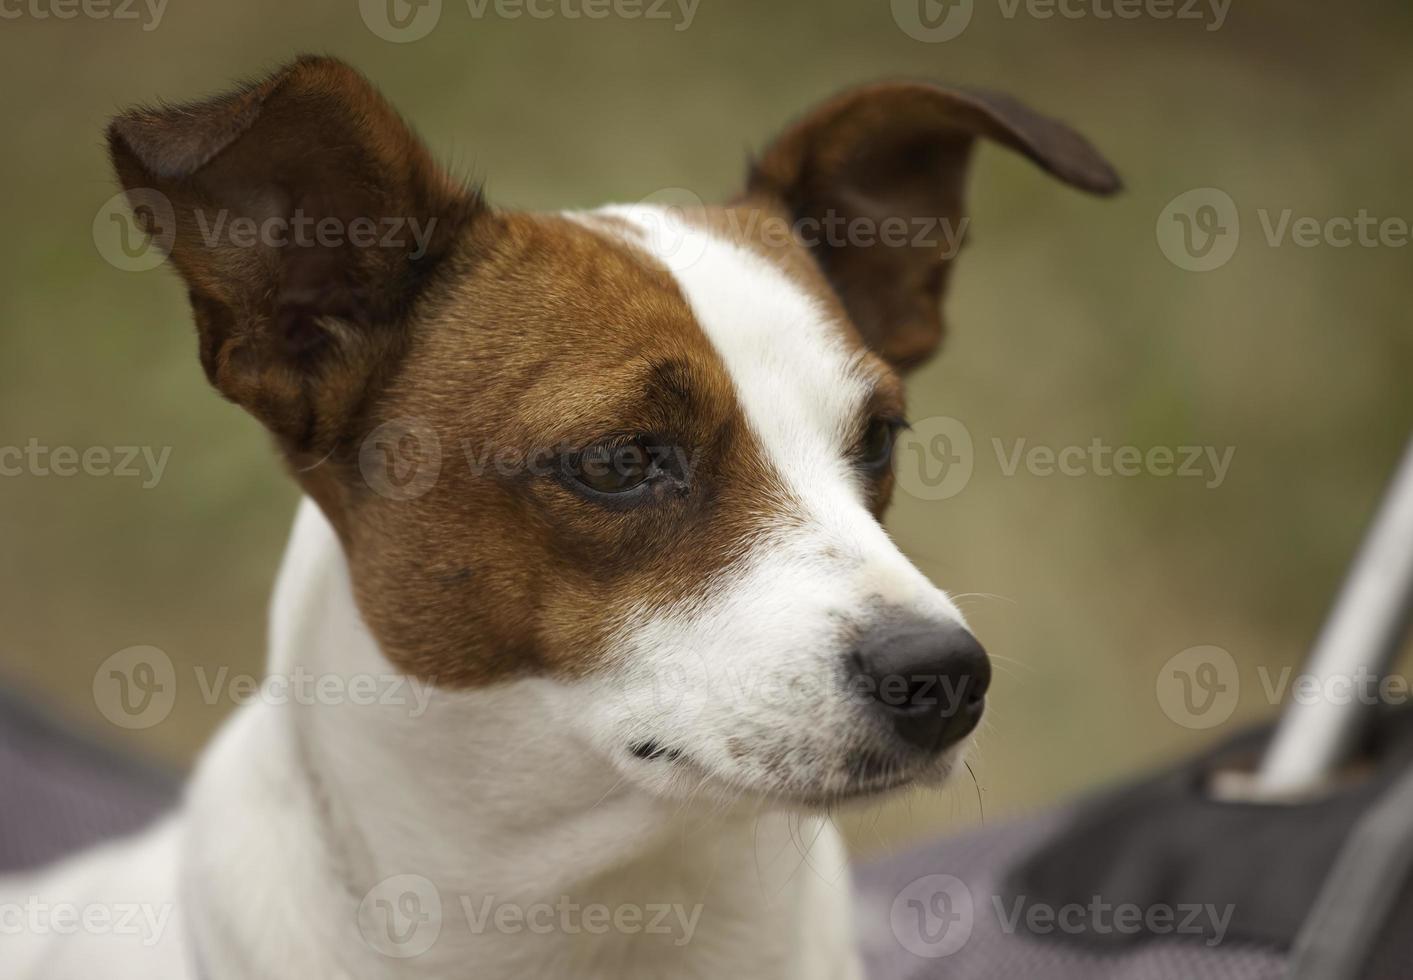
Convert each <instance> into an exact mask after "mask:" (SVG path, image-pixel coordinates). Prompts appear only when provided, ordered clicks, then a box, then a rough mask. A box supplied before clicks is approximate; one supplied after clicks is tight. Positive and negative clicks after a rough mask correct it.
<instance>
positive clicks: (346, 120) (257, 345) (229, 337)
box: [108, 57, 483, 453]
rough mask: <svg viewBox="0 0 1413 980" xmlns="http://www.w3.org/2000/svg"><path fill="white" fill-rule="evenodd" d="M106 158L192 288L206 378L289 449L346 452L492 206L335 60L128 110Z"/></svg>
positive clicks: (111, 132) (115, 127)
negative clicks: (349, 431) (409, 332)
mask: <svg viewBox="0 0 1413 980" xmlns="http://www.w3.org/2000/svg"><path fill="white" fill-rule="evenodd" d="M108 145H109V151H110V153H111V155H112V161H113V166H114V168H115V169H116V170H117V173H118V177H119V179H120V180H121V182H122V184H123V187H124V188H125V189H126V191H127V194H128V198H129V202H130V204H131V205H132V208H133V211H134V214H135V215H136V216H137V217H138V219H139V221H141V222H142V223H143V224H144V225H145V230H146V231H147V232H148V233H149V234H150V235H151V236H152V237H153V241H154V242H155V243H156V244H157V245H159V247H162V248H165V249H167V250H168V251H169V252H170V258H171V261H172V263H173V264H174V265H175V266H176V268H177V270H178V271H179V272H180V273H181V275H182V277H183V278H184V279H185V281H186V284H187V286H188V289H189V291H190V295H191V303H192V307H193V311H194V314H195V318H196V323H197V328H198V333H199V337H200V352H201V363H202V365H203V367H204V368H205V369H206V374H207V376H208V377H209V378H210V379H211V382H212V384H214V385H215V386H216V387H217V388H218V389H219V390H220V391H221V392H222V393H223V394H224V395H225V396H226V397H228V398H230V399H231V400H232V401H235V402H236V403H238V404H240V405H242V406H243V407H245V408H246V409H248V410H249V411H250V412H251V413H252V414H254V415H255V416H256V417H257V418H259V419H260V420H261V421H263V422H264V423H265V424H266V425H267V426H268V427H269V428H270V429H271V430H272V431H273V432H274V433H275V434H276V435H277V436H278V437H279V438H280V441H281V442H282V443H283V444H284V445H285V447H286V448H287V449H288V450H290V451H295V452H320V453H323V452H327V451H329V450H330V449H331V448H332V447H333V445H334V444H335V443H336V442H337V440H338V438H339V435H340V427H341V426H342V425H343V424H345V423H346V422H347V421H348V420H349V419H348V416H349V413H351V412H352V411H354V410H355V407H356V406H357V405H358V404H359V403H360V402H361V401H362V399H363V397H364V392H365V391H366V389H367V387H368V385H370V384H373V383H374V382H375V380H376V379H375V377H374V375H375V374H376V373H377V372H379V371H386V370H387V369H388V368H389V366H390V365H392V364H394V363H395V362H396V358H397V354H398V353H399V351H400V349H401V346H402V344H403V343H404V341H405V338H404V337H403V330H402V323H403V322H404V320H405V316H406V312H407V310H408V308H409V307H410V306H411V304H412V303H413V302H414V301H415V300H416V299H417V296H418V295H419V292H420V290H421V289H422V288H423V287H424V286H425V283H426V281H427V279H428V277H429V276H430V275H432V274H433V272H434V271H435V270H436V268H437V266H438V264H439V262H441V261H442V260H443V259H444V258H445V257H446V256H447V254H448V253H449V252H450V250H451V249H452V247H453V245H454V243H455V242H456V240H457V237H458V235H459V233H460V232H461V230H462V229H463V228H464V227H465V226H466V225H467V223H468V222H471V221H473V220H475V218H476V217H477V215H478V214H480V213H482V211H483V205H482V203H481V200H480V197H479V195H478V194H477V193H476V192H475V191H474V190H471V189H469V188H467V187H465V186H464V185H461V184H459V183H457V182H455V181H453V180H452V179H451V178H450V177H448V176H447V175H446V173H445V172H443V171H442V170H441V169H440V168H439V167H438V166H437V165H436V164H435V162H434V161H433V160H432V158H431V156H430V154H429V153H428V152H427V150H426V148H425V147H424V146H423V145H422V143H421V142H420V141H419V140H418V139H417V137H416V136H415V134H413V132H412V131H411V129H409V127H408V126H407V124H406V123H405V122H404V121H403V120H402V119H401V118H400V117H399V116H398V115H397V113H396V112H395V111H394V110H393V109H392V108H391V107H390V106H389V105H388V104H387V103H386V102H385V101H384V100H383V99H382V97H381V96H380V95H379V94H378V93H377V91H376V90H375V89H374V88H373V86H372V85H370V84H369V83H368V81H367V80H366V79H364V78H363V77H362V76H361V75H359V74H358V73H357V72H356V71H354V70H353V69H352V68H350V67H348V66H347V65H345V64H343V63H342V62H339V61H336V60H333V59H329V58H317V57H305V58H301V59H299V60H298V61H295V62H294V63H292V64H290V65H289V66H287V67H285V68H284V69H282V70H280V71H278V72H276V73H275V74H274V75H272V76H270V77H268V78H266V79H264V80H262V81H259V82H256V83H253V84H250V85H247V86H245V87H243V88H241V89H239V90H237V91H235V92H232V93H229V94H226V95H222V96H219V97H217V98H214V99H211V100H209V101H206V102H201V103H197V104H192V105H183V106H160V107H156V108H147V109H137V110H133V111H131V112H127V113H125V114H123V115H121V116H119V117H118V118H117V119H115V120H114V121H113V122H112V123H111V125H110V126H109V128H108ZM164 225H166V226H169V227H164Z"/></svg>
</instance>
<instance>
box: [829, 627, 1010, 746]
mask: <svg viewBox="0 0 1413 980" xmlns="http://www.w3.org/2000/svg"><path fill="white" fill-rule="evenodd" d="M851 661H852V668H853V675H854V676H853V678H852V680H853V682H854V685H855V688H856V690H857V691H858V692H859V694H860V695H861V696H862V697H863V698H864V700H865V701H867V702H868V703H869V704H870V705H871V707H872V709H873V710H874V711H876V712H879V713H880V714H881V715H882V716H883V717H884V718H885V719H887V721H888V722H889V723H890V724H891V725H892V726H893V730H894V731H895V732H897V734H898V736H899V737H900V738H902V740H903V741H905V742H907V743H908V744H909V745H912V746H914V747H916V748H919V749H922V750H923V751H925V752H940V751H942V750H943V749H945V748H947V747H948V746H951V745H955V744H956V743H957V742H959V741H961V740H962V739H963V738H965V737H966V736H967V735H968V734H970V733H971V730H972V729H973V728H975V727H976V724H977V722H978V721H980V720H981V712H982V710H983V708H984V707H985V705H986V689H987V688H988V687H989V686H990V685H991V662H990V661H989V660H988V659H987V657H986V651H985V650H984V649H982V647H981V644H980V643H978V642H977V640H976V637H974V636H972V635H971V633H969V632H968V631H967V630H965V629H963V628H962V627H961V626H946V627H943V628H941V629H938V628H935V627H933V628H928V629H918V628H912V629H907V630H894V631H891V632H884V633H880V634H878V635H875V636H871V637H869V638H868V639H867V640H866V641H865V642H864V643H863V644H862V645H861V646H860V647H859V648H858V649H857V650H855V651H854V653H853V654H852V657H851Z"/></svg>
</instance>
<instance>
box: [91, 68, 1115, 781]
mask: <svg viewBox="0 0 1413 980" xmlns="http://www.w3.org/2000/svg"><path fill="white" fill-rule="evenodd" d="M979 136H986V137H989V138H991V139H992V140H994V141H996V142H998V143H1001V144H1004V145H1006V146H1008V147H1010V148H1012V149H1014V150H1016V151H1018V152H1020V153H1022V154H1024V155H1026V156H1027V157H1029V158H1030V159H1032V160H1034V161H1035V162H1036V163H1037V164H1039V165H1040V166H1041V167H1043V168H1044V169H1045V170H1047V171H1049V172H1050V173H1052V174H1053V175H1055V176H1056V177H1059V178H1060V179H1061V180H1064V181H1065V182H1067V183H1069V184H1072V185H1074V186H1076V187H1080V188H1082V189H1084V190H1088V191H1094V192H1101V193H1102V192H1108V191H1111V190H1113V189H1115V188H1116V186H1117V179H1116V178H1115V176H1114V174H1113V172H1112V170H1110V168H1109V167H1108V165H1107V164H1106V163H1105V162H1104V161H1103V159H1102V158H1101V157H1100V156H1099V155H1098V154H1097V153H1096V152H1095V151H1094V149H1093V148H1092V147H1091V146H1090V145H1089V144H1088V143H1086V142H1085V141H1084V140H1083V139H1082V138H1081V137H1079V136H1077V135H1076V134H1075V133H1073V132H1072V131H1070V130H1069V129H1067V128H1065V127H1064V126H1062V125H1060V124H1058V123H1056V122H1054V121H1052V120H1049V119H1046V118H1044V117H1041V116H1039V115H1036V114H1035V113H1033V112H1031V111H1030V110H1028V109H1026V108H1024V107H1023V106H1021V105H1019V104H1018V103H1016V102H1014V101H1012V100H1010V99H1007V98H1003V97H1000V96H997V95H993V94H986V93H979V92H972V93H963V92H958V91H949V90H945V89H941V88H937V87H934V86H931V85H925V84H914V83H896V84H881V85H875V86H871V87H865V88H861V89H856V90H854V91H851V92H848V93H846V94H844V95H842V96H840V97H838V98H836V99H834V100H833V101H830V102H828V103H826V104H825V105H823V106H821V107H820V108H818V109H816V110H815V111H813V112H812V113H810V114H809V115H807V116H806V117H804V118H803V119H802V120H801V121H799V122H798V123H796V124H795V125H794V126H793V127H791V128H790V129H788V130H787V131H786V132H785V133H784V134H783V135H782V136H781V137H780V138H779V139H778V140H777V141H776V142H775V143H774V144H773V145H772V146H770V147H769V148H768V149H767V150H766V151H765V152H764V153H763V154H762V155H761V156H760V157H759V158H758V160H757V161H756V162H755V163H754V165H753V166H752V167H751V170H750V174H749V178H748V181H747V183H746V187H745V188H744V190H743V191H742V192H741V194H740V195H739V196H738V197H737V198H736V199H734V200H733V201H731V202H730V203H728V204H725V205H721V206H711V207H707V206H700V207H697V206H686V207H663V206H653V205H646V204H645V205H638V206H630V207H616V208H607V209H603V210H600V211H594V212H586V213H576V214H565V215H536V214H525V213H516V212H511V211H502V210H498V209H494V208H492V207H490V206H488V205H487V204H486V203H485V202H484V201H483V199H482V197H481V195H480V194H479V193H478V192H477V191H476V190H473V189H470V188H468V187H467V186H465V185H463V184H461V183H459V182H457V181H455V180H453V179H451V178H450V177H449V176H447V175H446V173H444V172H443V171H442V170H441V169H439V168H438V167H437V165H436V164H435V163H434V162H433V160H432V158H431V156H430V155H429V153H428V152H427V150H426V149H425V148H424V147H423V146H422V144H421V143H420V142H419V141H418V140H417V138H416V137H415V136H414V135H413V133H412V132H411V131H410V130H409V129H408V127H407V126H406V124H405V123H404V122H403V121H402V120H401V119H400V118H399V117H398V115H397V114H396V113H395V112H394V111H393V110H392V109H391V108H389V107H388V105H387V104H386V103H385V102H384V101H383V100H382V99H381V98H380V97H379V95H378V94H377V93H376V92H375V91H374V89H373V88H372V87H371V86H370V85H369V84H368V83H367V82H366V81H365V80H364V79H363V78H362V77H361V76H360V75H358V74H357V73H356V72H354V71H353V70H352V69H350V68H348V67H347V66H345V65H343V64H341V63H339V62H337V61H332V60H329V59H321V58H306V59H302V60H300V61H297V62H295V63H294V64H292V65H291V66H289V67H288V68H286V69H284V70H282V71H280V72H278V73H277V74H275V75H274V76H272V77H270V78H268V79H265V80H263V81H261V82H259V83H256V84H253V85H250V86H247V87H245V88H242V89H240V90H239V91H236V92H234V93H231V94H229V95H226V96H223V97H220V98H217V99H214V100H211V101H208V102H204V103H200V104H195V105H189V106H183V107H177V108H170V107H163V108H159V109H153V110H138V111H134V112H131V113H128V114H125V115H123V116H121V117H120V118H118V119H117V120H115V121H114V123H113V124H112V126H111V128H110V131H109V141H110V147H111V152H112V157H113V161H114V165H115V166H116V168H117V171H118V174H119V176H120V178H121V180H122V183H123V185H124V186H125V187H126V188H127V189H128V193H129V197H130V200H131V203H132V204H133V207H134V210H135V211H136V213H137V214H138V215H139V216H140V217H141V218H143V220H145V221H146V222H148V225H149V230H151V231H152V232H153V233H154V235H156V236H158V238H159V239H160V240H161V241H162V242H163V243H164V244H165V246H166V247H167V248H168V249H169V250H170V255H171V260H172V262H173V263H174V264H175V266H176V268H177V269H178V270H179V271H180V273H181V275H182V276H183V278H184V279H185V281H186V284H187V286H188V287H189V290H190V297H191V304H192V307H193V310H194V312H195V318H196V323H197V327H198V334H199V341H200V358H201V363H202V365H203V366H204V368H205V370H206V373H207V376H208V377H209V378H210V380H211V382H212V384H214V385H215V387H216V388H217V389H218V390H219V391H220V392H221V393H222V394H224V395H225V396H226V397H227V398H229V399H230V400H232V401H234V402H236V403H237V404H239V405H241V406H242V407H244V408H245V409H246V410H248V411H249V412H250V413H251V414H253V415H254V416H255V417H256V418H258V419H259V420H260V421H261V422H262V423H264V425H265V426H266V427H268V428H269V430H270V431H271V432H272V433H273V434H274V436H275V438H276V440H277V442H278V444H279V446H280V448H281V450H282V452H283V454H284V456H285V458H286V459H287V460H288V462H289V464H290V467H291V469H292V471H293V472H294V474H295V475H296V477H297V479H298V480H299V482H300V483H301V485H302V486H303V488H304V489H305V491H306V492H307V493H308V494H309V495H310V496H311V497H312V498H313V499H314V500H316V501H317V502H318V504H319V505H320V507H321V508H322V509H323V511H324V512H325V514H326V515H327V517H328V519H329V521H330V523H331V524H332V525H333V527H334V528H335V530H336V531H337V533H338V535H339V537H340V539H341V541H342V545H343V548H344V551H345V553H346V557H347V560H348V565H349V569H350V574H351V578H352V582H353V584H354V591H355V595H356V598H357V602H358V605H359V608H360V609H361V611H362V613H363V616H364V618H365V619H366V621H367V624H368V626H369V627H370V628H371V630H372V632H373V635H374V636H375V637H376V638H377V640H378V642H379V644H380V646H381V648H382V650H383V651H384V653H385V654H386V656H387V657H388V658H389V659H390V660H391V661H393V662H394V663H395V664H396V665H398V667H399V668H401V669H402V670H405V671H407V672H410V673H413V674H415V675H418V676H420V677H422V678H425V679H429V680H431V681H433V682H434V683H436V684H437V685H439V686H441V687H444V688H468V687H483V686H489V685H492V684H497V683H500V682H505V681H509V680H513V679H519V678H539V679H541V680H543V681H544V682H545V683H546V684H548V685H550V686H551V687H552V688H553V689H554V690H556V691H558V692H560V693H561V694H563V695H569V696H571V697H572V700H570V699H566V700H565V701H563V702H561V703H564V704H569V705H572V706H573V710H572V711H569V712H567V713H566V715H565V716H564V717H563V718H562V720H561V721H560V722H558V724H560V725H562V727H563V729H564V731H565V732H568V733H571V734H573V735H575V736H577V737H581V738H583V739H586V740H587V741H589V742H590V743H591V744H593V745H595V746H597V747H598V748H599V749H601V750H602V752H603V753H604V754H605V755H606V756H607V757H609V758H610V759H611V760H612V761H613V762H614V764H615V765H616V766H618V767H619V768H620V769H621V770H622V771H623V772H624V773H626V774H627V775H628V776H629V777H630V779H632V780H635V781H636V782H637V783H638V784H639V785H641V786H644V787H646V788H648V789H649V790H651V791H654V792H660V793H664V794H673V793H677V792H682V791H690V790H694V789H696V788H697V787H698V786H699V785H701V784H703V783H704V784H705V785H707V786H710V787H712V788H714V789H718V790H722V791H727V792H732V793H743V794H747V795H749V796H751V797H753V798H756V799H761V798H769V799H777V800H779V799H783V800H790V801H795V802H804V803H816V802H824V801H828V800H832V799H838V798H842V797H846V796H849V795H855V794H859V793H865V792H872V791H876V790H880V789H884V788H887V787H890V786H892V785H894V784H898V783H901V782H905V781H910V780H915V779H921V778H927V777H929V776H930V777H934V778H935V777H940V776H942V775H944V774H945V773H946V771H947V770H948V768H949V767H950V765H951V764H952V763H953V762H954V761H955V757H956V753H957V751H958V747H959V746H960V745H961V743H962V742H963V740H964V739H965V737H966V736H967V735H968V733H970V731H971V730H972V728H973V727H974V726H975V724H976V722H977V720H978V718H979V716H980V713H981V709H982V704H983V700H984V694H985V691H986V687H987V683H988V680H989V667H988V664H987V660H986V656H985V654H984V653H983V651H982V649H981V647H980V646H979V645H978V644H977V642H976V640H975V639H973V638H972V636H971V634H970V633H969V632H968V631H967V630H966V628H965V626H964V625H963V622H962V618H961V616H960V614H959V613H958V611H957V609H956V607H955V606H954V605H953V604H952V602H951V601H950V600H949V599H948V598H947V596H946V595H945V594H943V593H942V592H941V591H939V590H938V589H937V588H935V587H934V586H932V585H931V584H930V583H929V582H928V581H927V580H926V579H925V578H924V577H923V576H922V575H921V574H920V573H919V572H918V571H917V570H916V569H915V568H914V567H913V566H912V565H911V564H910V563H909V562H908V561H907V559H905V558H904V557H903V555H902V554H901V553H900V552H899V551H898V549H897V548H896V547H895V546H894V544H893V543H892V541H891V540H890V539H889V537H888V535H887V534H886V533H885V531H884V530H883V528H882V526H881V525H880V523H879V520H880V518H881V516H882V514H883V511H884V509H885V507H886V506H887V503H888V500H889V497H890V494H891V492H892V489H893V477H892V473H891V468H890V454H891V449H892V444H893V438H894V435H895V433H896V432H897V430H898V428H899V427H900V426H902V425H903V424H905V423H904V418H905V414H904V407H903V396H902V385H901V382H900V379H899V376H900V372H902V371H904V370H906V369H907V368H909V367H911V366H913V365H916V364H918V363H919V362H921V361H923V360H924V359H926V358H927V357H928V356H929V355H930V354H932V352H933V351H934V349H935V348H936V347H937V345H938V343H939V341H940V339H941V337H942V334H943V325H942V320H941V314H940V303H941V300H942V297H943V293H944V292H945V290H946V286H947V281H948V278H949V273H950V270H951V261H952V258H953V255H954V253H955V250H956V246H957V244H958V242H959V240H960V236H961V233H962V231H963V230H964V228H965V218H964V210H963V201H962V198H963V185H964V183H965V177H966V171H967V165H968V160H969V157H970V155H971V151H972V148H973V145H974V143H975V141H976V138H977V137H979ZM543 686H544V685H539V686H538V688H537V689H539V688H542V687H543ZM532 687H535V685H532Z"/></svg>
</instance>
